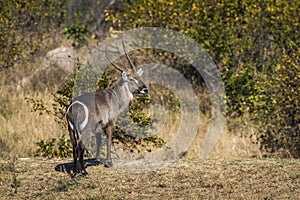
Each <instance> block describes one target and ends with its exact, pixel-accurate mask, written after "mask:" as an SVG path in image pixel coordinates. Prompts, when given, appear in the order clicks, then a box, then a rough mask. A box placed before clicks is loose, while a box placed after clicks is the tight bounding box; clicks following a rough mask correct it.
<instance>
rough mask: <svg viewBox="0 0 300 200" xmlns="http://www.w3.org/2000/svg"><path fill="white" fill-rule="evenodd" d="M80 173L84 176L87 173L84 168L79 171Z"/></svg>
mask: <svg viewBox="0 0 300 200" xmlns="http://www.w3.org/2000/svg"><path fill="white" fill-rule="evenodd" d="M80 174H81V175H83V176H86V175H88V173H87V171H86V170H83V171H81V173H80Z"/></svg>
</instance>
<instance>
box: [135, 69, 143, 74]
mask: <svg viewBox="0 0 300 200" xmlns="http://www.w3.org/2000/svg"><path fill="white" fill-rule="evenodd" d="M136 73H137V74H138V75H139V76H142V75H143V73H144V71H143V69H142V68H140V69H139V70H138V71H137V72H136Z"/></svg>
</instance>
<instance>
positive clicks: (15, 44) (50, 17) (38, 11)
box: [0, 0, 66, 70]
mask: <svg viewBox="0 0 300 200" xmlns="http://www.w3.org/2000/svg"><path fill="white" fill-rule="evenodd" d="M64 4H65V0H63V1H48V0H39V1H31V0H23V1H18V0H11V1H5V0H0V13H1V14H0V27H1V28H0V49H1V51H0V70H3V69H4V68H8V67H11V66H12V65H13V64H14V63H15V62H17V61H20V60H26V59H27V56H29V55H30V54H32V53H34V52H35V51H37V49H39V48H40V46H41V45H42V43H43V41H44V39H45V37H46V36H47V35H49V33H51V31H50V30H55V28H56V27H59V26H60V25H61V24H62V22H63V21H64V18H65V15H66V12H65V9H64ZM25 35H26V36H27V35H30V37H24V36H25Z"/></svg>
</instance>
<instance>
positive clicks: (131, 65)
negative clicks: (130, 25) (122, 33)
mask: <svg viewBox="0 0 300 200" xmlns="http://www.w3.org/2000/svg"><path fill="white" fill-rule="evenodd" d="M122 45H123V49H124V52H125V56H126V58H127V60H128V62H129V64H130V67H131V69H132V71H133V72H135V71H136V70H135V67H134V65H133V63H132V61H131V60H130V58H129V56H128V54H127V51H126V47H125V43H124V41H123V40H122Z"/></svg>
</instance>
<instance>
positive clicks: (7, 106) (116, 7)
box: [0, 0, 300, 157]
mask: <svg viewBox="0 0 300 200" xmlns="http://www.w3.org/2000/svg"><path fill="white" fill-rule="evenodd" d="M0 3H1V16H0V22H1V38H0V41H1V43H0V45H1V51H2V52H1V57H0V69H1V72H0V73H1V85H2V86H3V87H1V90H2V93H1V95H2V96H1V97H2V98H1V99H2V100H1V101H2V102H1V109H0V116H1V119H2V121H3V123H4V122H5V121H14V120H16V121H21V122H23V120H22V119H20V117H23V118H24V116H26V115H32V114H29V113H27V112H28V108H26V109H25V108H24V109H18V107H19V105H23V106H22V107H27V106H25V105H26V103H24V102H23V101H24V99H25V98H26V99H27V102H31V103H33V105H34V106H36V107H34V110H38V111H41V110H42V111H43V112H42V113H45V114H46V115H50V116H52V117H53V116H54V118H55V119H56V122H62V121H63V120H64V118H63V115H64V109H65V107H64V106H66V105H67V103H68V101H66V99H63V98H60V97H58V95H67V96H68V95H69V94H70V91H72V90H70V89H71V88H68V89H69V90H70V91H68V93H69V94H64V92H65V91H63V90H61V89H60V90H58V91H57V94H55V95H54V96H53V97H51V98H52V100H49V99H48V100H45V99H43V97H42V98H40V99H35V97H34V98H32V97H30V96H31V95H33V94H34V95H36V91H30V90H31V89H30V88H29V89H28V88H27V89H26V90H25V89H22V88H21V89H20V85H19V80H20V79H22V78H23V77H24V76H26V75H30V73H32V72H33V71H34V69H35V68H36V66H37V65H40V62H41V60H42V55H43V54H44V53H45V52H46V51H47V50H48V49H49V48H50V47H51V46H53V47H55V46H57V44H58V42H62V41H64V44H66V45H70V44H71V45H73V46H74V47H77V48H80V47H81V46H84V45H88V42H86V41H88V40H92V39H91V38H89V36H91V37H92V38H96V37H97V36H99V35H100V33H103V32H105V31H106V29H107V27H110V28H109V30H110V31H112V30H118V31H123V30H128V29H132V28H135V27H143V26H157V27H163V28H168V29H173V30H176V31H179V32H181V33H184V34H186V35H188V36H190V37H192V38H193V39H195V40H196V41H197V42H199V43H200V44H201V45H202V46H203V47H204V48H205V49H206V50H207V51H208V52H209V53H210V55H211V56H212V58H213V59H214V60H215V62H216V64H217V66H218V68H219V70H220V72H221V75H222V78H223V81H224V83H225V89H226V105H227V118H228V122H229V132H230V131H231V129H230V128H231V127H235V126H236V125H237V123H235V122H237V121H238V122H242V121H243V119H245V120H247V122H245V123H250V124H255V128H254V129H255V131H251V133H247V131H241V132H242V133H243V136H245V137H246V138H254V141H255V142H257V143H259V144H260V145H261V149H262V150H267V151H268V152H270V153H275V154H276V155H279V156H284V157H286V156H288V157H299V152H300V150H299V146H300V145H299V142H300V133H299V132H300V125H299V124H300V114H299V98H298V96H299V93H300V91H299V87H298V86H299V85H300V83H299V82H300V81H299V80H300V75H299V74H300V72H299V71H300V69H299V58H300V56H299V54H300V50H299V41H300V39H299V30H300V29H299V13H300V11H299V9H300V6H299V4H300V3H299V1H296V0H292V1H284V0H279V1H272V2H269V1H267V2H265V1H254V0H244V1H233V2H232V1H229V0H228V1H227V0H225V1H180V0H178V1H175V0H173V1H164V0H162V1H141V0H134V1H127V0H121V1H118V2H117V3H112V4H110V3H109V1H105V2H104V4H103V5H101V6H100V7H101V9H100V10H99V12H101V13H97V12H94V11H95V10H96V9H95V5H97V3H95V2H89V3H87V4H84V3H82V2H78V4H77V5H76V3H74V2H73V1H70V2H66V1H59V2H56V1H44V0H38V1H22V2H19V1H1V2H0ZM100 7H99V8H100ZM71 8H72V9H71ZM68 9H71V10H73V11H74V12H73V13H72V14H71V15H70V14H69V15H68ZM88 13H90V14H88ZM103 14H105V20H104V21H103V20H102V21H101V20H100V18H99V17H100V16H103ZM88 16H89V17H88ZM71 18H72V20H71ZM97 19H99V20H100V21H101V23H103V28H102V29H100V28H99V24H98V22H99V21H98V22H97ZM95 27H96V28H95ZM108 34H109V33H108ZM104 35H105V33H104ZM54 36H55V37H54ZM53 38H55V39H53ZM97 38H98V37H97ZM68 39H69V40H70V41H68ZM98 39H99V38H98ZM157 55H158V56H160V57H162V58H161V60H164V61H166V62H168V63H169V64H170V65H173V66H174V68H176V69H178V70H179V71H181V72H184V75H185V76H186V77H187V79H188V80H189V81H191V80H193V81H191V84H193V85H194V86H195V88H198V89H197V91H202V92H203V91H205V85H204V84H203V83H202V85H200V86H199V85H198V84H199V82H200V83H201V81H202V82H203V80H201V79H199V77H198V78H197V77H196V78H195V77H192V76H193V75H192V70H190V66H188V65H187V64H186V63H183V64H179V65H178V64H176V61H173V60H174V59H175V60H177V61H178V57H177V56H176V55H174V54H172V53H168V52H160V51H157ZM158 56H156V57H155V56H154V58H155V59H156V58H157V57H158ZM44 78H46V79H47V76H46V77H44ZM51 78H54V79H55V76H53V77H51ZM194 80H197V81H194ZM36 81H37V82H38V81H39V80H36ZM54 81H55V80H54ZM105 84H107V83H105ZM61 85H62V84H61V83H60V84H57V86H56V89H57V88H58V87H59V86H61ZM109 85H111V83H110V84H108V85H107V86H109ZM51 86H52V85H51ZM68 86H69V87H72V85H68ZM17 88H18V90H17ZM54 88H55V87H54ZM199 88H200V89H199ZM201 88H202V89H201ZM59 93H61V94H59ZM8 94H11V95H8ZM40 95H41V96H43V95H44V94H40ZM47 95H49V94H47ZM47 95H46V96H47ZM158 95H159V94H158ZM200 96H201V95H200ZM68 97H69V96H68ZM12 99H15V100H12ZM163 101H165V102H164V103H165V104H166V105H169V104H174V102H173V101H176V99H173V100H172V101H170V100H169V99H165V100H163ZM16 102H18V103H16ZM44 104H48V105H47V106H46V105H44ZM27 105H30V104H27ZM51 106H52V108H51ZM209 109H210V108H209V104H207V105H206V106H204V107H201V111H202V112H203V113H206V114H205V115H206V116H207V117H209V115H207V113H208V112H207V111H209ZM50 110H51V111H50ZM23 115H24V116H23ZM133 116H139V115H138V114H136V113H134V114H133ZM18 117H19V118H18ZM142 118H143V117H142ZM144 119H145V120H146V118H145V117H144ZM136 121H138V120H136ZM146 121H147V120H146ZM144 122H145V121H144ZM231 123H233V125H232V124H231ZM245 123H244V124H245ZM4 124H5V128H3V129H2V131H3V132H2V134H1V147H2V148H4V149H5V150H4V151H8V152H9V151H13V150H12V149H14V147H9V146H14V145H8V144H7V143H9V142H8V141H9V140H10V139H12V138H13V137H16V136H10V135H19V134H20V133H14V132H15V131H17V130H18V129H17V128H16V127H13V128H12V127H8V126H10V125H9V124H10V123H9V122H8V123H4ZM33 126H34V125H33ZM35 127H36V126H35ZM52 127H53V126H52ZM254 129H253V130H254ZM12 130H13V131H12ZM21 130H25V129H21ZM42 130H43V129H42ZM42 130H41V131H42ZM55 130H56V132H64V131H61V130H60V129H59V128H58V130H57V129H55ZM11 131H12V133H10V132H11ZM38 131H40V130H37V132H38ZM17 132H19V131H17ZM29 132H30V131H26V134H23V133H22V134H20V135H27V134H29ZM40 134H41V135H45V134H48V133H40ZM7 135H9V136H10V139H7ZM51 135H55V134H54V133H50V134H49V135H48V137H49V139H50V140H51V139H52V138H53V137H51ZM22 137H27V136H22ZM42 138H44V137H42ZM38 141H40V140H38ZM38 141H34V142H38ZM40 144H41V143H40ZM25 145H26V143H25ZM7 149H10V150H7ZM32 151H33V149H31V148H30V149H28V150H26V151H25V152H27V153H24V152H21V153H20V155H26V154H27V155H32V153H28V152H32ZM278 153H279V154H278Z"/></svg>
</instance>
